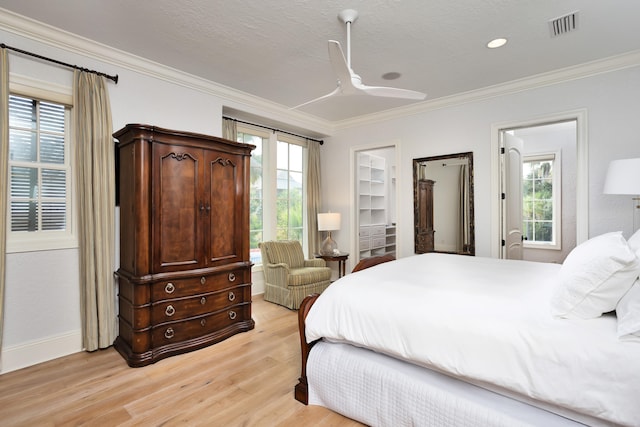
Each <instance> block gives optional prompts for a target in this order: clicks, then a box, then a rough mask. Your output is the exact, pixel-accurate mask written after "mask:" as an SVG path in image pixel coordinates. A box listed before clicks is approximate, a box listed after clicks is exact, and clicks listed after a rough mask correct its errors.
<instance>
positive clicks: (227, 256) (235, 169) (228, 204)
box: [207, 152, 244, 264]
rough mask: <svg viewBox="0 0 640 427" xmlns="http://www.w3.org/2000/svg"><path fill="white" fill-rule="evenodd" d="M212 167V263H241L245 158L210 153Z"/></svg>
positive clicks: (210, 247) (210, 215)
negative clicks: (239, 184)
mask: <svg viewBox="0 0 640 427" xmlns="http://www.w3.org/2000/svg"><path fill="white" fill-rule="evenodd" d="M207 160H208V161H207V165H208V166H209V180H208V187H209V188H208V190H209V191H208V192H209V195H210V199H211V210H210V212H209V229H210V233H209V234H208V235H209V236H210V241H209V243H208V247H207V254H208V258H209V263H212V264H215V263H218V262H221V261H224V262H233V261H239V260H241V254H240V250H241V244H240V243H241V240H240V238H241V236H242V234H241V232H242V229H241V221H242V218H241V217H239V215H238V212H241V208H242V204H241V203H242V200H243V197H244V193H243V191H241V189H240V191H238V188H237V187H236V186H237V182H238V177H240V178H242V176H243V175H242V167H243V164H242V158H240V157H236V156H232V155H229V154H224V153H217V152H211V153H207Z"/></svg>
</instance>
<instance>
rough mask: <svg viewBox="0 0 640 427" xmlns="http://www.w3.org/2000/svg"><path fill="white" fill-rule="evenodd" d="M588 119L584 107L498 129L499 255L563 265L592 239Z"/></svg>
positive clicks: (496, 252)
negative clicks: (588, 179) (589, 199)
mask: <svg viewBox="0 0 640 427" xmlns="http://www.w3.org/2000/svg"><path fill="white" fill-rule="evenodd" d="M585 118H586V114H585V113H584V112H582V111H579V112H574V113H568V114H566V115H562V116H556V117H553V118H548V119H543V120H540V121H534V122H526V123H512V124H509V125H501V126H499V127H497V128H496V129H495V133H496V135H495V139H496V141H497V143H498V144H497V145H498V147H497V152H498V158H497V159H496V160H494V163H497V165H498V167H497V178H498V179H497V181H498V182H497V186H496V187H497V190H496V187H494V191H497V195H496V199H497V200H499V203H498V206H497V208H496V211H495V212H497V219H498V224H497V234H498V235H499V238H498V247H497V248H492V255H493V256H495V255H496V254H497V257H499V258H507V259H524V260H528V261H539V262H554V263H562V262H563V261H564V259H565V258H566V256H567V255H568V253H569V252H570V251H571V250H572V249H573V248H574V247H575V246H576V245H577V244H579V243H581V242H582V241H584V240H586V236H587V233H588V229H587V223H588V219H587V206H588V204H587V191H588V186H587V180H586V176H587V166H588V164H587V157H586V155H587V153H586V137H585V132H584V129H585V128H586V123H585ZM492 139H493V138H492ZM492 142H493V141H492ZM492 221H493V218H492ZM494 250H495V253H494Z"/></svg>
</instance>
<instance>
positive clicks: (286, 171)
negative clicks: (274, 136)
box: [276, 141, 304, 243]
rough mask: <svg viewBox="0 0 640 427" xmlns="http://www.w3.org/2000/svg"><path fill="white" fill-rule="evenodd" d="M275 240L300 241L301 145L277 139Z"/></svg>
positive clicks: (301, 213)
mask: <svg viewBox="0 0 640 427" xmlns="http://www.w3.org/2000/svg"><path fill="white" fill-rule="evenodd" d="M277 173H278V185H277V206H278V210H277V219H278V222H277V233H276V239H277V240H298V241H299V242H300V243H302V237H303V236H302V230H303V228H302V226H303V217H302V215H303V210H304V209H303V204H302V200H303V197H302V147H301V146H299V145H295V144H289V143H287V142H284V141H278V162H277Z"/></svg>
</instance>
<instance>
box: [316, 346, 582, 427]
mask: <svg viewBox="0 0 640 427" xmlns="http://www.w3.org/2000/svg"><path fill="white" fill-rule="evenodd" d="M307 377H308V383H309V404H312V405H320V406H324V407H327V408H329V409H331V410H333V411H335V412H338V413H340V414H343V415H345V416H347V417H349V418H351V419H354V420H356V421H359V422H361V423H364V424H366V425H370V426H379V427H383V426H394V427H395V426H434V427H435V426H437V427H447V426H451V427H467V426H468V427H478V426H491V427H494V426H495V427H499V426H504V427H507V426H508V427H513V426H545V427H546V426H573V427H575V426H579V425H584V424H580V423H578V422H575V421H572V420H570V419H568V418H565V417H562V416H559V415H556V414H554V413H551V412H549V411H546V410H544V409H540V408H537V407H535V406H531V405H528V404H526V403H523V402H520V401H517V400H514V399H511V398H509V397H505V396H502V395H500V394H497V393H494V392H492V391H489V390H486V389H483V388H481V387H478V386H475V385H472V384H469V383H466V382H463V381H460V380H457V379H454V378H451V377H449V376H447V375H443V374H441V373H438V372H435V371H432V370H429V369H425V368H421V367H418V366H416V365H412V364H410V363H406V362H403V361H400V360H397V359H393V358H390V357H387V356H384V355H381V354H379V353H376V352H373V351H370V350H366V349H362V348H358V347H354V346H351V345H347V344H341V343H329V342H325V341H321V342H318V343H317V344H316V345H315V346H314V347H313V350H312V351H311V352H310V355H309V361H308V364H307Z"/></svg>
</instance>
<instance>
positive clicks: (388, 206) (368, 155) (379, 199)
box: [351, 144, 398, 265]
mask: <svg viewBox="0 0 640 427" xmlns="http://www.w3.org/2000/svg"><path fill="white" fill-rule="evenodd" d="M351 157H352V158H351V161H352V162H351V164H352V174H351V176H352V180H353V183H352V186H351V188H352V200H353V201H354V203H353V204H352V206H353V208H352V214H351V218H352V227H351V229H352V230H353V232H352V245H351V247H352V248H353V249H352V251H351V252H352V255H351V257H352V262H353V264H354V265H355V264H357V263H358V262H359V261H360V260H361V259H364V258H369V257H372V256H377V255H384V254H392V255H394V256H395V254H396V248H397V232H396V231H397V225H398V224H397V222H396V218H397V204H396V201H397V196H396V191H397V190H396V189H397V185H396V164H397V147H396V144H390V145H381V146H367V147H359V148H353V149H352V150H351Z"/></svg>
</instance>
